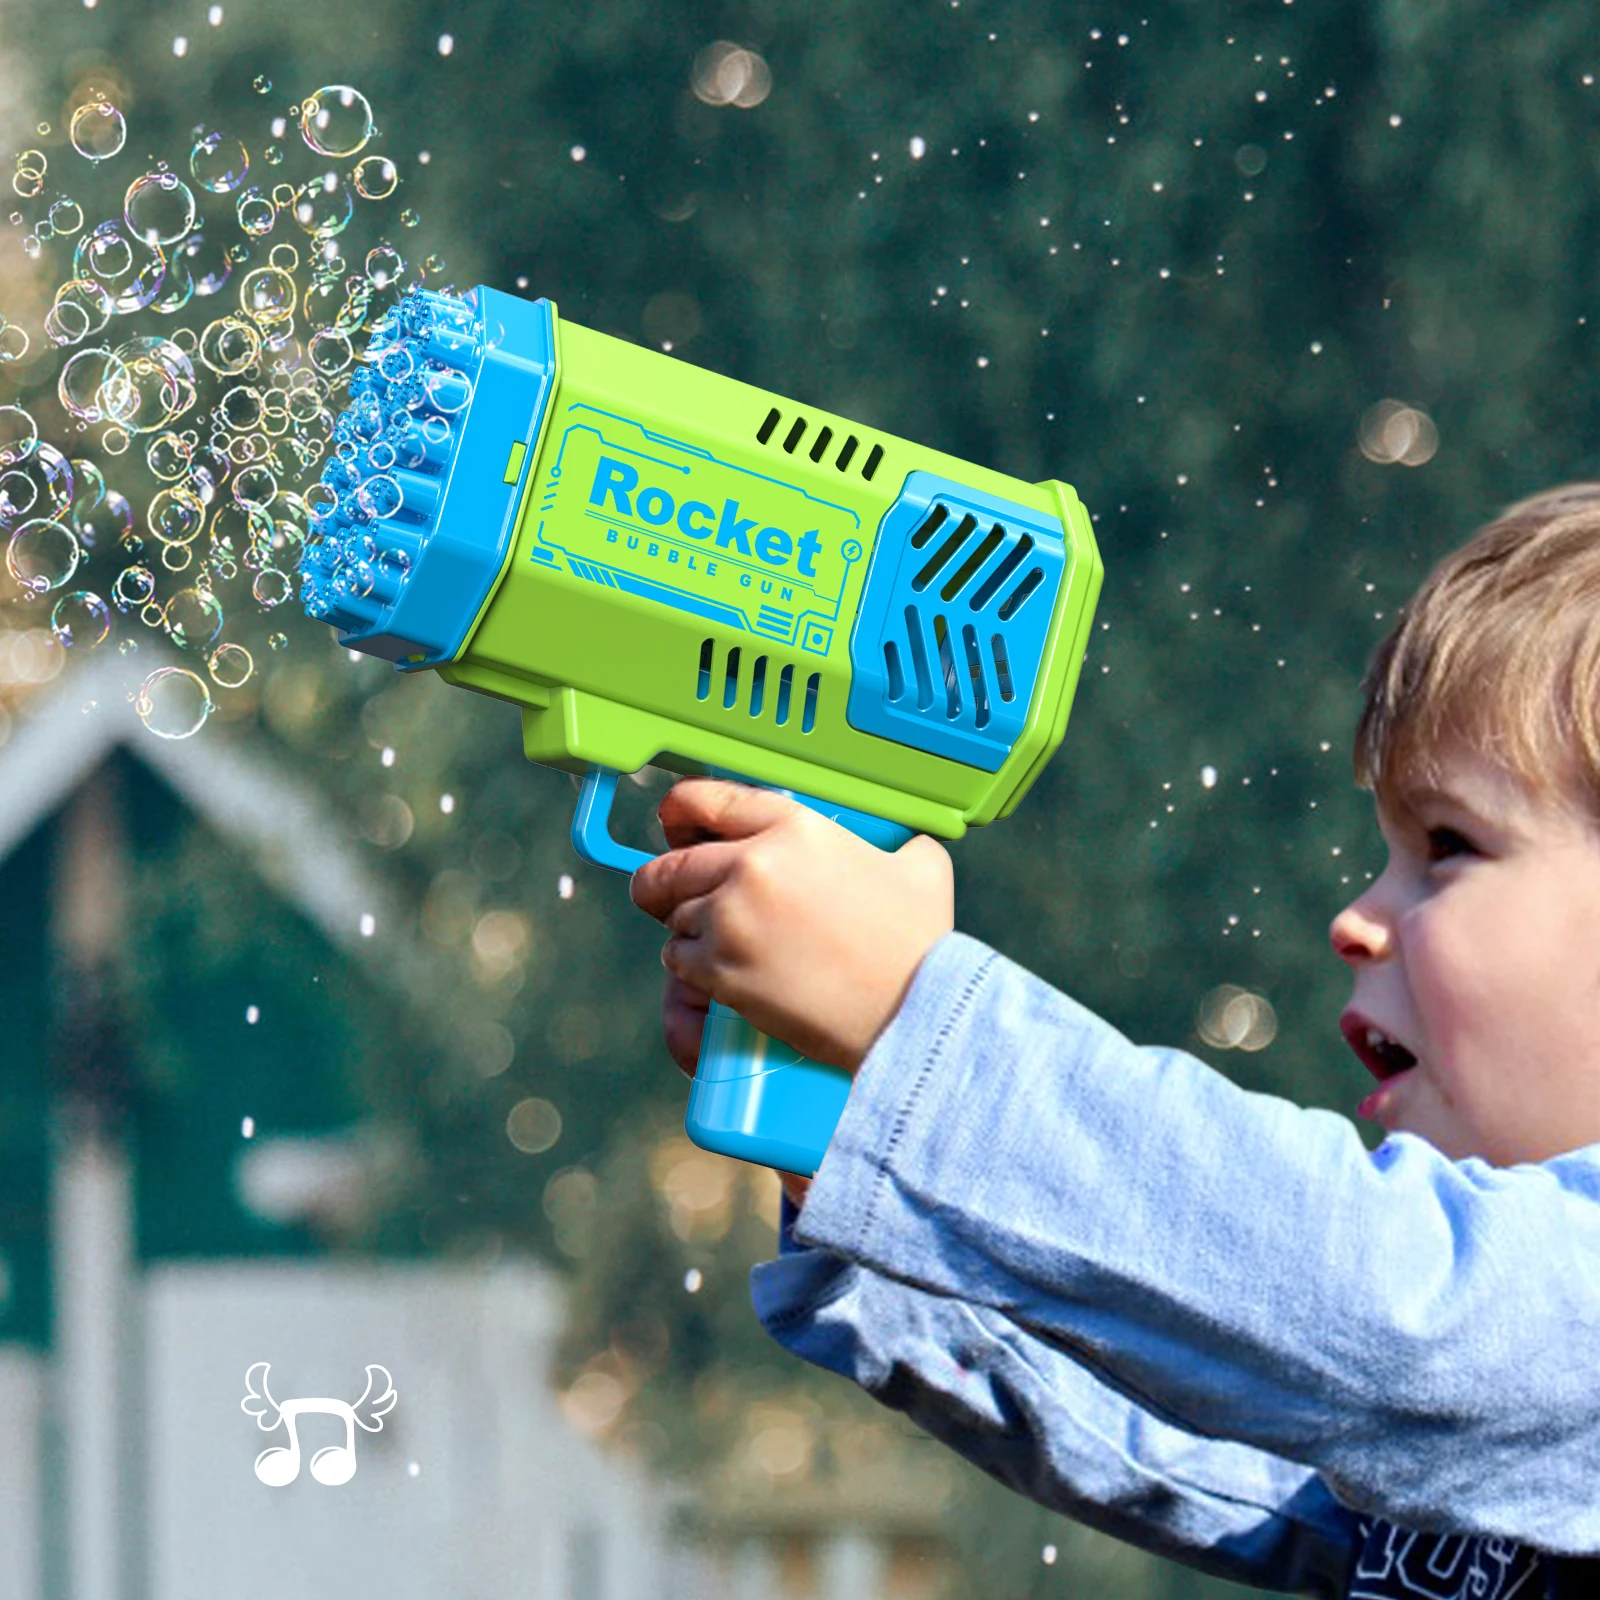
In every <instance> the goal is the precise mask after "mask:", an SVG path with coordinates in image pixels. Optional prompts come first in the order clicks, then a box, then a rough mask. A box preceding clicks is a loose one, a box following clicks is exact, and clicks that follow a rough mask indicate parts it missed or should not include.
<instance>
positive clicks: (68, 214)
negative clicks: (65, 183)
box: [50, 195, 83, 237]
mask: <svg viewBox="0 0 1600 1600" xmlns="http://www.w3.org/2000/svg"><path fill="white" fill-rule="evenodd" d="M50 226H51V228H52V229H53V230H54V231H55V232H56V233H58V234H60V235H62V237H67V236H69V235H71V234H74V233H76V232H77V231H78V229H79V228H81V227H82V226H83V207H82V206H80V205H79V204H78V202H77V201H76V200H72V199H69V198H68V197H67V196H65V195H63V196H62V197H61V198H60V199H59V200H56V201H54V202H52V204H51V206H50Z"/></svg>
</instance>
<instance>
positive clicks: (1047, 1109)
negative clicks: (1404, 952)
mask: <svg viewBox="0 0 1600 1600" xmlns="http://www.w3.org/2000/svg"><path fill="white" fill-rule="evenodd" d="M726 787H727V786H722V785H711V784H706V785H698V784H685V785H679V786H678V788H676V789H674V790H673V791H672V795H671V796H669V801H673V800H674V797H676V800H675V802H674V804H673V805H671V806H668V805H664V807H663V820H664V821H670V822H671V824H672V827H673V828H681V827H683V826H684V825H685V824H686V819H692V818H694V817H695V816H697V815H698V816H699V817H700V818H701V819H702V821H701V823H700V825H702V826H706V827H711V826H713V825H715V827H716V828H717V830H718V831H724V830H725V825H726V824H727V823H728V821H729V820H730V819H735V820H736V819H737V815H738V812H737V807H735V806H733V805H730V804H728V803H726V797H725V796H724V797H721V798H719V797H718V796H717V795H716V794H715V793H714V792H713V791H717V790H722V789H725V788H726ZM697 790H698V791H700V792H699V793H698V794H697V793H696V792H695V791H697ZM686 791H687V792H686ZM741 804H743V805H744V808H745V809H744V818H745V822H746V823H747V824H749V825H750V832H749V841H750V842H752V843H753V844H754V845H756V846H758V847H759V858H758V860H759V868H760V870H759V871H758V872H755V873H747V872H746V871H745V870H744V867H743V866H742V864H741V849H742V845H743V843H744V841H738V842H735V843H720V844H716V845H710V846H699V847H696V848H695V849H690V850H678V851H675V852H674V853H673V855H672V856H668V857H664V858H662V861H661V862H660V863H658V864H656V867H652V868H645V869H643V871H641V873H640V874H639V875H638V877H637V878H636V880H635V898H636V899H639V900H640V903H641V904H646V905H647V906H648V907H649V908H650V909H652V910H656V911H657V914H659V915H662V916H663V920H666V921H667V922H668V925H669V926H671V927H673V928H674V932H675V934H676V935H677V937H675V938H674V939H673V940H672V941H671V943H670V944H669V946H668V951H669V956H667V957H664V959H670V960H671V961H672V962H673V970H674V971H676V972H678V973H679V974H680V975H682V976H684V977H685V978H686V979H688V980H690V981H693V982H695V983H697V984H698V985H699V986H700V987H702V988H704V989H706V990H708V991H709V992H710V993H712V994H715V995H716V996H717V997H718V998H719V999H725V1000H727V1001H728V1002H729V1003H731V1004H742V1005H743V1006H745V1007H746V1008H747V1014H749V1015H751V1016H752V1019H753V1020H757V1021H758V1025H760V1026H763V1027H766V1028H768V1029H769V1031H774V1032H778V1033H779V1034H780V1036H787V1037H790V1042H792V1043H799V1040H800V1038H801V1037H804V1038H805V1039H806V1040H807V1041H808V1042H812V1043H814V1042H815V1041H816V1040H818V1039H821V1040H824V1041H825V1042H826V1044H827V1047H828V1048H829V1049H830V1050H831V1051H832V1052H833V1055H834V1058H835V1059H838V1060H839V1062H840V1064H841V1065H846V1066H851V1067H853V1066H855V1065H856V1064H857V1063H858V1062H859V1061H860V1057H859V1056H855V1057H854V1059H852V1052H853V1051H854V1050H855V1049H857V1048H858V1046H859V1044H860V1041H861V1040H862V1039H863V1038H868V1039H869V1043H870V1042H871V1040H876V1043H875V1044H874V1045H873V1046H872V1048H871V1054H870V1058H869V1059H867V1060H866V1061H865V1063H864V1065H863V1066H862V1070H861V1072H860V1074H859V1076H858V1078H857V1081H856V1084H855V1086H854V1088H853V1090H852V1092H851V1095H850V1098H849V1101H848V1102H847V1104H846V1107H845V1112H844V1115H843V1117H842V1119H841V1121H840V1123H839V1127H838V1130H837V1132H836V1133H835V1136H834V1139H833V1142H832V1144H831V1146H830V1148H829V1151H828V1154H827V1156H826V1157H825V1159H824V1161H823V1164H822V1167H821V1169H820V1170H819V1172H818V1174H817V1177H816V1180H815V1182H814V1183H813V1184H812V1186H811V1190H810V1193H809V1195H808V1196H807V1198H806V1202H805V1205H804V1208H803V1210H802V1212H801V1215H800V1219H799V1222H798V1224H797V1230H796V1232H797V1236H798V1238H799V1239H800V1240H801V1241H802V1242H803V1243H807V1244H813V1245H816V1246H820V1247H822V1248H824V1249H825V1250H827V1251H829V1252H831V1253H832V1254H835V1255H840V1256H844V1257H846V1258H848V1259H850V1260H853V1261H856V1262H859V1263H861V1264H863V1265H865V1266H868V1267H870V1268H872V1269H873V1270H874V1271H876V1272H878V1273H881V1274H884V1275H886V1276H888V1277H891V1278H895V1279H898V1280H901V1281H902V1282H904V1283H906V1284H909V1285H912V1286H914V1287H916V1288H918V1289H922V1290H926V1291H931V1292H932V1293H934V1294H936V1295H942V1296H947V1297H954V1298H957V1299H960V1300H964V1301H967V1302H969V1303H971V1304H974V1305H979V1306H986V1307H989V1308H991V1309H992V1310H995V1311H998V1312H1001V1313H1003V1314H1004V1315H1005V1316H1006V1317H1007V1318H1009V1319H1011V1320H1012V1321H1014V1322H1016V1323H1017V1324H1018V1325H1019V1326H1021V1327H1023V1328H1026V1329H1027V1330H1029V1331H1030V1332H1031V1333H1033V1334H1034V1335H1036V1336H1037V1337H1039V1338H1041V1339H1043V1340H1045V1341H1047V1342H1048V1343H1050V1344H1053V1345H1055V1346H1057V1347H1059V1348H1062V1349H1066V1350H1070V1351H1071V1352H1072V1354H1073V1356H1074V1358H1075V1359H1077V1360H1078V1361H1079V1362H1081V1363H1082V1364H1083V1365H1085V1366H1086V1367H1089V1368H1091V1369H1092V1370H1093V1371H1094V1372H1095V1373H1096V1374H1097V1375H1098V1376H1100V1377H1102V1378H1104V1379H1105V1380H1106V1381H1107V1382H1108V1383H1109V1384H1111V1385H1113V1386H1115V1387H1116V1388H1117V1389H1118V1390H1120V1391H1122V1392H1124V1393H1135V1394H1138V1395H1140V1396H1141V1397H1143V1398H1144V1399H1145V1400H1146V1401H1147V1402H1148V1405H1149V1408H1150V1409H1151V1410H1152V1411H1154V1412H1155V1413H1157V1414H1160V1415H1162V1416H1165V1417H1166V1418H1168V1419H1170V1420H1171V1421H1172V1422H1173V1423H1175V1424H1176V1425H1177V1426H1179V1427H1180V1428H1183V1429H1185V1430H1187V1431H1190V1432H1193V1433H1197V1434H1201V1435H1212V1436H1216V1437H1224V1438H1232V1439H1235V1440H1238V1441H1240V1442H1242V1443H1244V1444H1248V1445H1250V1446H1253V1447H1254V1448H1256V1449H1258V1450H1262V1451H1265V1452H1268V1453H1269V1454H1272V1455H1277V1456H1282V1457H1285V1458H1287V1459H1289V1460H1291V1461H1297V1462H1300V1463H1303V1464H1304V1465H1305V1466H1307V1467H1310V1468H1313V1469H1315V1470H1316V1471H1317V1472H1319V1473H1320V1474H1321V1475H1322V1476H1323V1477H1324V1478H1325V1479H1326V1480H1327V1482H1328V1483H1329V1484H1330V1486H1331V1487H1332V1488H1333V1489H1334V1490H1335V1492H1336V1493H1337V1494H1338V1495H1339V1497H1340V1499H1341V1500H1343V1501H1344V1503H1345V1504H1347V1505H1349V1506H1351V1507H1352V1508H1355V1509H1357V1510H1360V1511H1364V1512H1370V1513H1373V1514H1375V1515H1379V1516H1382V1517H1384V1518H1386V1519H1388V1520H1390V1521H1393V1522H1396V1523H1398V1524H1401V1525H1404V1526H1410V1527H1420V1528H1435V1529H1440V1530H1455V1531H1462V1532H1472V1533H1482V1534H1492V1535H1501V1536H1504V1537H1508V1538H1513V1539H1517V1540H1521V1541H1523V1542H1526V1543H1529V1544H1533V1545H1535V1546H1538V1547H1540V1548H1543V1549H1547V1550H1552V1551H1558V1552H1561V1551H1571V1552H1580V1551H1587V1550H1595V1549H1600V1498H1597V1497H1596V1496H1595V1495H1594V1493H1593V1485H1594V1483H1595V1482H1596V1481H1597V1480H1600V1382H1597V1381H1596V1379H1595V1377H1594V1370H1595V1368H1594V1357H1593V1351H1594V1346H1595V1342H1596V1335H1597V1334H1600V1272H1597V1271H1596V1269H1595V1263H1596V1262H1597V1261H1600V1166H1597V1163H1596V1161H1595V1159H1594V1156H1593V1154H1585V1153H1581V1152H1580V1153H1575V1154H1573V1155H1571V1156H1567V1157H1563V1158H1560V1159H1558V1160H1554V1161H1551V1162H1547V1163H1544V1164H1543V1165H1542V1166H1538V1167H1522V1168H1514V1169H1509V1170H1497V1169H1493V1168H1490V1167H1487V1166H1485V1165H1484V1164H1482V1163H1481V1162H1477V1161H1467V1162H1462V1163H1459V1164H1457V1163H1452V1162H1450V1161H1448V1160H1446V1159H1445V1158H1444V1157H1442V1156H1441V1155H1439V1154H1438V1153H1437V1152H1436V1151H1435V1150H1433V1149H1432V1148H1431V1147H1429V1146H1427V1145H1425V1144H1423V1143H1422V1142H1421V1141H1419V1140H1417V1139H1414V1138H1411V1137H1409V1136H1406V1135H1400V1136H1397V1137H1395V1138H1392V1139H1390V1140H1389V1141H1387V1142H1386V1144H1385V1145H1384V1146H1383V1147H1382V1149H1381V1150H1380V1151H1379V1152H1378V1153H1377V1154H1375V1155H1373V1156H1369V1155H1368V1153H1367V1152H1366V1151H1365V1149H1364V1148H1363V1147H1362V1145H1361V1143H1360V1141H1359V1139H1358V1138H1357V1136H1356V1133H1355V1130H1354V1128H1353V1127H1352V1126H1351V1125H1350V1124H1349V1123H1348V1122H1346V1121H1345V1120H1344V1119H1343V1118H1340V1117H1336V1116H1333V1115H1331V1114H1330V1113H1327V1112H1322V1111H1305V1110H1301V1109H1299V1108H1296V1107H1294V1106H1292V1105H1290V1104H1288V1103H1287V1102H1284V1101H1281V1100H1277V1099H1273V1098H1270V1097H1267V1096H1262V1095H1251V1094H1246V1093H1243V1092H1242V1091H1240V1090H1238V1089H1237V1088H1235V1087H1234V1086H1233V1085H1231V1084H1230V1083H1229V1082H1228V1081H1227V1080H1226V1079H1225V1078H1223V1077H1221V1076H1220V1075H1219V1074H1217V1073H1215V1072H1213V1071H1211V1070H1210V1069H1209V1068H1207V1067H1205V1066H1204V1065H1203V1064H1202V1063H1200V1062H1198V1061H1196V1060H1194V1059H1193V1058H1192V1057H1189V1056H1186V1055H1184V1054H1183V1053H1181V1052H1178V1051H1167V1050H1144V1049H1138V1048H1135V1047H1134V1046H1133V1045H1131V1044H1130V1043H1129V1042H1128V1041H1127V1040H1126V1039H1124V1038H1123V1037H1122V1036H1121V1035H1120V1034H1119V1033H1117V1032H1116V1031H1115V1030H1114V1029H1112V1028H1111V1027H1109V1026H1108V1025H1107V1024H1105V1023H1104V1022H1102V1021H1101V1020H1100V1019H1099V1018H1097V1017H1095V1016H1093V1015H1092V1014H1091V1013H1089V1012H1087V1011H1085V1010H1084V1009H1083V1008H1082V1007H1080V1006H1078V1005H1076V1004H1074V1002H1072V1001H1071V1000H1069V999H1067V998H1066V997H1065V996H1063V995H1061V994H1059V993H1057V992H1056V991H1055V990H1053V989H1051V988H1050V987H1049V986H1048V985H1046V984H1044V983H1042V982H1040V981H1039V980H1038V979H1036V978H1033V977H1031V976H1030V975H1029V974H1027V973H1026V972H1023V971H1022V970H1021V969H1019V968H1017V967H1015V966H1013V965H1012V964H1011V963H1010V962H1007V961H1005V960H1004V959H1003V958H1001V957H999V956H997V955H996V954H995V953H994V952H993V951H990V950H988V949H986V948H985V947H984V946H982V945H979V944H977V943H976V942H975V941H972V940H970V939H966V938H963V937H962V936H960V935H952V936H948V937H944V938H942V939H939V940H938V941H937V943H936V944H934V947H933V948H932V950H931V952H930V953H929V954H927V955H926V956H925V957H924V958H923V959H922V960H921V962H920V965H919V966H917V967H916V968H915V978H914V982H912V983H911V984H910V987H909V989H907V990H906V991H905V999H904V1003H903V1004H902V1003H901V996H900V991H899V990H898V989H896V988H895V986H894V984H893V981H892V980H893V977H894V974H893V971H892V970H890V971H889V972H888V973H887V974H886V973H885V971H884V963H883V961H882V959H881V957H882V951H881V949H880V948H868V947H865V946H863V945H862V944H861V942H860V941H859V940H858V939H857V937H856V934H855V929H856V927H857V911H858V907H857V905H856V903H855V901H854V899H853V893H854V891H853V887H852V886H853V884H854V882H855V881H856V880H855V878H854V877H853V876H852V875H851V873H849V872H846V871H844V870H842V868H841V865H840V864H841V863H850V862H853V861H854V860H855V857H854V855H853V847H854V846H857V845H859V843H860V842H859V841H856V840H850V836H849V835H847V834H845V833H844V832H843V830H832V833H837V834H838V839H834V838H833V837H832V833H830V832H829V831H828V829H827V825H822V826H817V825H814V824H812V823H809V822H807V823H802V824H800V825H798V827H796V826H794V825H793V824H792V823H791V821H790V820H789V818H788V816H787V813H785V812H783V811H782V810H781V807H782V805H783V802H780V801H778V800H777V798H776V797H773V796H766V797H764V798H763V800H762V801H761V802H759V803H751V802H741ZM795 809H798V808H795ZM758 816H764V817H765V818H766V819H767V820H766V821H765V822H756V821H755V819H756V818H757V817H758ZM774 819H776V820H774ZM817 820H818V822H819V823H820V819H817ZM669 838H672V830H671V829H670V828H669ZM681 838H682V835H681V833H680V836H679V838H678V839H675V840H674V841H673V842H674V843H679V842H681ZM845 840H850V843H849V846H846V845H845V844H844V842H843V841H845ZM707 850H709V851H714V852H718V853H719V858H718V859H717V860H716V861H715V862H714V863H711V862H704V863H695V862H693V861H692V860H690V861H688V863H687V865H686V864H685V858H694V857H696V856H697V855H698V854H699V852H700V851H707ZM818 852H821V853H822V854H824V855H831V856H832V858H833V859H832V861H831V863H829V864H827V865H822V864H820V863H819V862H818V860H817V853H818ZM890 859H891V860H894V859H897V858H890ZM702 864H703V865H705V866H707V867H712V868H714V870H711V871H707V872H705V873H700V872H699V867H700V866H701V865H702ZM641 880H643V881H642V882H641ZM673 881H678V882H680V883H683V884H688V885H692V886H693V887H694V889H695V891H696V893H695V894H694V895H693V896H690V897H687V898H685V899H679V900H674V898H673V897H672V895H671V893H670V892H665V893H662V892H661V891H663V888H664V886H665V885H670V883H672V882H673ZM861 881H863V882H865V883H867V885H868V888H869V891H870V894H871V896H872V897H873V900H874V904H873V905H872V907H871V917H872V925H873V926H874V927H881V926H882V925H883V924H884V922H885V921H886V920H892V914H893V906H892V904H889V903H888V902H889V900H890V899H892V897H893V895H894V894H895V893H896V892H897V891H896V887H895V879H894V877H893V875H892V874H884V873H882V872H877V873H876V874H875V875H873V876H872V877H871V878H870V879H862V880H861ZM751 883H754V884H756V885H759V892H752V891H751V890H750V887H749V885H750V884H751ZM818 885H823V886H825V890H826V892H825V893H819V892H817V886H818ZM658 895H659V898H657V896H658ZM906 905H907V908H908V919H909V920H910V921H911V922H913V923H914V924H915V925H916V926H917V927H918V929H919V930H920V931H919V935H918V936H919V937H921V936H923V935H925V934H926V931H927V930H926V928H925V927H924V926H923V923H924V922H926V921H927V918H926V915H925V911H924V910H922V909H920V908H919V902H918V901H917V899H916V896H915V894H914V893H913V894H911V895H910V896H908V898H907V901H906ZM863 914H864V913H863ZM918 919H921V921H919V920H918ZM828 926H831V928H832V938H831V943H829V941H828V940H827V939H825V938H824V937H823V936H822V934H821V932H820V930H821V929H822V928H823V927H828ZM794 928H802V929H806V930H809V931H808V932H807V934H806V944H805V954H806V958H807V962H808V963H809V965H808V969H807V971H806V976H805V982H804V984H803V985H799V984H794V983H789V982H786V978H785V974H786V971H788V970H792V969H788V968H787V966H786V961H785V953H786V949H787V947H788V945H787V941H788V939H789V933H790V930H791V929H794ZM931 942H932V941H930V943H931ZM914 943H915V941H914V940H913V941H908V947H909V945H910V944H914ZM674 947H677V949H676V951H674ZM900 958H901V959H903V951H902V954H901V957H900ZM891 966H892V964H891ZM819 967H820V969H821V970H819ZM855 973H860V974H864V977H863V978H862V981H861V984H860V986H859V988H858V991H857V993H856V994H855V997H854V1000H853V1003H852V1005H851V1007H850V1008H849V1010H848V1012H847V1013H846V1014H845V1024H844V1025H843V1026H840V1025H838V1024H836V1023H835V1022H834V1021H833V1020H832V1018H831V1014H830V1013H829V1011H828V1010H827V1008H826V1007H825V1006H819V1007H816V1008H814V1009H812V1008H811V999H810V997H812V996H816V995H821V994H826V993H828V992H829V991H830V989H831V988H837V989H841V990H842V989H845V988H848V987H849V986H850V984H851V982H852V974H855ZM897 1007H898V1011H897ZM880 1009H881V1011H882V1017H883V1021H884V1022H888V1021H889V1019H890V1018H892V1019H893V1021H892V1025H890V1026H888V1027H887V1029H886V1030H885V1028H884V1027H883V1026H882V1023H879V1024H878V1025H877V1026H876V1027H874V1019H875V1018H876V1016H877V1015H878V1012H879V1011H880ZM758 1010H759V1011H760V1016H759V1017H757V1012H758ZM786 1029H789V1030H790V1032H789V1033H787V1034H786V1033H785V1030H786ZM880 1034H881V1037H880ZM869 1036H870V1037H869ZM801 1048H805V1046H804V1045H802V1046H801Z"/></svg>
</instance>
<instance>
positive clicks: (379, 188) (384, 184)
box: [350, 156, 400, 200]
mask: <svg viewBox="0 0 1600 1600" xmlns="http://www.w3.org/2000/svg"><path fill="white" fill-rule="evenodd" d="M350 182H351V183H352V184H353V185H354V186H355V191H356V193H357V194H358V195H360V196H361V198H362V199H363V200H387V199H388V198H389V196H390V195H392V194H393V193H394V192H395V190H396V189H397V188H398V187H399V184H400V169H399V168H398V167H397V166H396V165H395V164H394V162H392V161H391V160H390V159H389V158H388V157H387V156H364V157H363V158H362V159H361V160H360V161H359V162H357V163H356V169H355V171H354V172H352V173H351V174H350Z"/></svg>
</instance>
